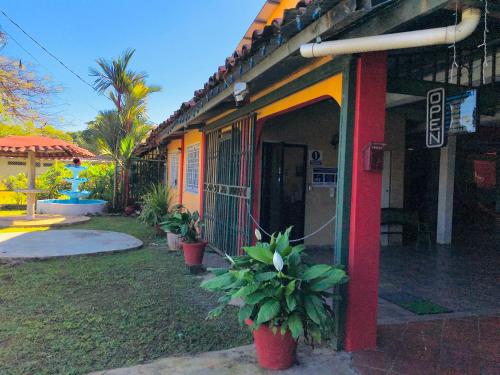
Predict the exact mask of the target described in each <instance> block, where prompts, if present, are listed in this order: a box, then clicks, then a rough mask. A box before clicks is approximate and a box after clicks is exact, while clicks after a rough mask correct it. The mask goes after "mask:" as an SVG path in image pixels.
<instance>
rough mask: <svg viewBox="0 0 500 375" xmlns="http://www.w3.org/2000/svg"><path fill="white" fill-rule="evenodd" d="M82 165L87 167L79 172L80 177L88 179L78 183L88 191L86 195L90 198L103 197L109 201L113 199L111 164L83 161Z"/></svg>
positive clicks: (112, 167)
mask: <svg viewBox="0 0 500 375" xmlns="http://www.w3.org/2000/svg"><path fill="white" fill-rule="evenodd" d="M83 165H84V166H86V167H88V168H87V170H85V171H83V172H82V173H80V177H84V178H87V179H88V180H87V182H84V183H82V184H81V185H80V189H81V190H86V191H88V192H90V195H89V196H88V197H89V198H91V199H103V200H105V201H108V202H111V201H112V199H113V172H114V166H113V164H111V163H103V164H90V163H83Z"/></svg>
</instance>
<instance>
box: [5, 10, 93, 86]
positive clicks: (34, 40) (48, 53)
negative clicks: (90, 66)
mask: <svg viewBox="0 0 500 375" xmlns="http://www.w3.org/2000/svg"><path fill="white" fill-rule="evenodd" d="M0 13H2V14H3V15H4V17H5V18H7V20H9V22H10V23H12V24H13V25H14V26H15V27H17V28H18V29H19V30H21V32H22V33H23V34H24V35H26V36H27V37H28V38H29V39H31V40H32V41H33V43H35V44H36V45H37V46H38V47H40V48H41V49H42V50H43V51H44V52H45V53H46V54H47V55H49V56H50V57H52V58H53V59H54V60H56V61H57V62H58V63H59V64H61V65H62V67H63V68H64V69H66V70H67V71H68V72H70V73H71V74H73V75H74V76H75V77H76V78H77V79H79V80H80V81H82V82H83V83H84V84H86V85H87V86H89V87H90V88H91V89H92V90H94V91H97V90H96V89H95V87H94V86H92V85H91V84H90V83H88V82H87V81H86V80H84V79H83V78H82V77H81V76H80V75H79V74H78V73H76V72H75V71H74V70H72V69H71V68H69V67H68V66H67V65H66V64H65V63H64V62H63V61H62V60H61V59H59V58H58V57H57V56H56V55H54V54H53V53H52V52H50V51H49V50H48V49H47V48H45V47H44V46H43V45H42V44H41V43H40V42H39V41H38V40H36V39H35V38H34V37H32V36H31V35H30V34H28V32H27V31H25V30H24V29H23V28H22V27H21V26H20V25H19V24H18V23H17V22H16V21H14V20H13V19H12V18H10V17H9V15H8V14H7V13H5V12H4V11H3V10H1V9H0Z"/></svg>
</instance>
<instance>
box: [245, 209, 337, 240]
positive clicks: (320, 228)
mask: <svg viewBox="0 0 500 375" xmlns="http://www.w3.org/2000/svg"><path fill="white" fill-rule="evenodd" d="M247 211H248V216H249V217H250V219H251V220H252V221H253V223H254V224H255V226H256V227H257V228H258V229H259V230H260V231H261V232H262V233H264V234H265V235H266V236H269V237H272V234H271V233H269V232H268V231H266V230H265V229H264V228H262V227H261V225H260V224H259V222H258V221H257V220H256V219H255V218H254V217H253V215H252V210H251V209H250V204H249V203H248V202H247ZM336 218H337V215H333V216H332V217H331V218H330V219H328V220H327V221H326V222H325V223H324V224H323V225H321V226H320V227H319V228H318V229H316V230H315V231H313V232H311V233H309V234H307V235H305V236H303V237H300V238H295V239H293V240H290V242H291V243H294V242H300V241H303V240H306V239H308V238H310V237H313V236H315V235H316V234H318V233H319V232H321V231H322V230H323V229H325V228H326V227H327V226H328V224H330V223H332V222H333V221H334V220H335V219H336Z"/></svg>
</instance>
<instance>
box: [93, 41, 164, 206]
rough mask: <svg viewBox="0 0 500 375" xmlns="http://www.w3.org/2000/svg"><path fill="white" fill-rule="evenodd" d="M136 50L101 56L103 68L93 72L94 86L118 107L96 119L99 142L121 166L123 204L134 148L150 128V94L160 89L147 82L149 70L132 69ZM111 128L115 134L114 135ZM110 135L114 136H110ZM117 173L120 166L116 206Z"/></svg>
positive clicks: (126, 202)
mask: <svg viewBox="0 0 500 375" xmlns="http://www.w3.org/2000/svg"><path fill="white" fill-rule="evenodd" d="M134 52H135V50H131V49H128V50H126V51H124V52H123V53H122V55H121V56H119V57H118V58H117V59H113V60H111V61H108V60H105V59H98V60H96V62H97V65H98V66H99V68H100V69H95V68H91V69H90V75H91V76H93V77H95V78H96V79H95V82H94V88H95V89H96V90H97V91H99V92H100V93H102V94H105V95H106V96H107V97H109V99H110V100H111V101H112V102H113V104H114V105H115V108H116V112H115V113H114V114H111V113H108V114H107V116H108V117H106V116H104V117H101V118H98V119H96V120H98V121H99V122H100V124H99V126H98V129H99V131H102V132H103V133H102V135H103V136H102V137H99V138H98V139H99V140H98V143H97V146H98V147H99V148H100V149H101V151H103V152H105V153H106V154H107V155H110V156H111V157H112V158H113V160H114V161H115V163H116V166H120V167H121V178H120V182H121V185H122V191H123V193H124V194H123V200H122V205H123V206H126V205H127V204H128V195H129V194H128V193H129V174H130V166H131V161H132V156H133V151H134V149H135V147H136V146H137V144H138V143H139V142H140V141H141V140H142V139H143V138H144V136H145V135H146V133H147V131H149V126H148V125H147V118H148V117H147V99H148V97H149V95H150V94H152V93H154V92H157V91H159V90H160V88H159V87H158V86H148V85H147V84H146V82H145V80H146V78H147V74H146V73H144V72H140V73H138V72H135V71H132V70H130V69H129V67H128V66H129V63H130V59H131V58H132V56H133V55H134ZM98 117H99V116H98ZM106 124H108V125H106ZM118 124H119V129H118ZM106 127H107V129H106V130H105V129H104V128H106ZM110 132H111V133H113V134H114V135H113V136H111V134H110ZM110 136H111V138H109V137H110ZM106 137H108V138H106ZM116 173H118V172H117V168H115V184H114V194H113V196H114V199H113V206H114V207H116V196H117V192H118V184H117V180H118V176H117V175H116Z"/></svg>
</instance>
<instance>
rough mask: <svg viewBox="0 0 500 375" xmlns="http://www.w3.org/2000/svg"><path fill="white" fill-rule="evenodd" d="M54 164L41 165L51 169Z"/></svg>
mask: <svg viewBox="0 0 500 375" xmlns="http://www.w3.org/2000/svg"><path fill="white" fill-rule="evenodd" d="M53 165H54V164H52V163H43V166H44V167H52V166H53Z"/></svg>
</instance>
